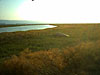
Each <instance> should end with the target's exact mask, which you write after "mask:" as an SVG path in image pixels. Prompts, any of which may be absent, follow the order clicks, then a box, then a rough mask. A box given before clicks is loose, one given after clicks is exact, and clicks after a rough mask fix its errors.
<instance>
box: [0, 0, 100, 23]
mask: <svg viewBox="0 0 100 75" xmlns="http://www.w3.org/2000/svg"><path fill="white" fill-rule="evenodd" d="M0 19H6V20H33V21H43V22H50V23H100V0H34V1H32V0H0Z"/></svg>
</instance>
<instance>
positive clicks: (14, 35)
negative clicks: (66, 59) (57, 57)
mask: <svg viewBox="0 0 100 75" xmlns="http://www.w3.org/2000/svg"><path fill="white" fill-rule="evenodd" d="M57 26H58V27H57V28H53V29H45V30H39V31H28V32H11V33H0V59H1V58H4V57H7V56H10V55H12V54H17V53H19V52H20V51H22V50H24V49H26V48H29V49H31V50H32V51H38V50H48V49H52V48H60V49H62V48H66V47H70V46H74V45H77V44H79V43H81V42H88V41H91V42H95V41H98V40H100V34H99V32H100V25H57ZM59 32H60V33H65V34H68V35H70V37H57V36H55V34H56V33H59Z"/></svg>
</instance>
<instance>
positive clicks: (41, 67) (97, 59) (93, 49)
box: [0, 40, 100, 75]
mask: <svg viewBox="0 0 100 75" xmlns="http://www.w3.org/2000/svg"><path fill="white" fill-rule="evenodd" d="M99 43H100V40H98V41H96V42H95V43H94V42H91V41H90V42H83V43H81V44H78V45H76V46H73V47H69V48H66V49H63V50H61V49H51V50H48V51H37V52H32V51H31V50H29V49H25V50H24V51H23V52H21V53H20V54H19V55H18V56H16V55H13V56H12V57H11V58H9V59H7V60H5V61H4V63H3V65H2V68H1V69H0V73H1V74H0V75H8V74H9V75H21V74H22V75H99V74H100V66H99V65H100V54H99V53H100V44H99Z"/></svg>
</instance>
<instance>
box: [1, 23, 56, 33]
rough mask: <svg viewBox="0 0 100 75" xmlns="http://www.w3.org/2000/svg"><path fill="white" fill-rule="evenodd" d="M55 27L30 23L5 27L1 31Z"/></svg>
mask: <svg viewBox="0 0 100 75" xmlns="http://www.w3.org/2000/svg"><path fill="white" fill-rule="evenodd" d="M54 27H56V26H53V25H28V26H16V27H4V28H0V33H3V32H16V31H28V30H41V29H47V28H54Z"/></svg>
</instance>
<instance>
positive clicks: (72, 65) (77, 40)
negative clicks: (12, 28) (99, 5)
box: [0, 24, 100, 75]
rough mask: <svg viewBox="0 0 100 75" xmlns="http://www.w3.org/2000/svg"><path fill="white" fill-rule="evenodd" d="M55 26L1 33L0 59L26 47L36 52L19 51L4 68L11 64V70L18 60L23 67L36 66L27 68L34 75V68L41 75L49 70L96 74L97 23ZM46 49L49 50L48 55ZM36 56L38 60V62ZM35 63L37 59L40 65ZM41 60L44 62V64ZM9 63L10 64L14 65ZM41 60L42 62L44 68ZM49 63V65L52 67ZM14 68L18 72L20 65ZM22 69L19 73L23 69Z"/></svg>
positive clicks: (99, 47) (99, 48)
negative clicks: (23, 52) (59, 34)
mask: <svg viewBox="0 0 100 75" xmlns="http://www.w3.org/2000/svg"><path fill="white" fill-rule="evenodd" d="M57 26H58V27H57V28H53V29H45V30H40V31H27V32H12V33H1V34H0V59H1V60H2V59H3V58H5V57H8V56H11V55H12V54H19V52H21V51H23V50H24V49H27V48H28V49H29V50H32V51H36V53H34V52H31V53H29V55H28V53H27V52H26V54H24V55H23V54H21V55H19V56H18V57H17V58H16V56H15V57H12V58H11V59H10V60H8V61H6V62H5V67H6V68H7V67H9V66H11V65H12V69H15V67H16V66H14V65H15V64H18V63H19V64H24V67H25V68H27V67H29V66H27V65H30V66H33V67H34V68H37V70H34V69H33V68H32V67H29V69H30V70H33V71H36V74H37V75H38V72H37V71H40V73H41V74H43V75H52V73H54V74H55V73H56V74H57V73H58V74H61V75H62V74H63V73H64V72H66V73H64V74H65V75H66V74H68V75H74V74H75V73H77V74H78V75H86V74H87V75H88V74H90V75H91V74H92V71H93V73H94V74H93V75H95V74H96V73H97V75H98V74H100V73H99V71H98V70H99V69H100V68H99V59H100V55H99V53H100V34H99V32H100V25H99V24H91V25H81V24H79V25H65V24H62V25H57ZM58 32H60V33H65V34H68V35H70V37H57V36H55V34H56V33H58ZM55 48H58V49H59V50H60V51H62V52H59V50H57V51H55ZM52 49H54V50H52ZM40 50H41V51H40ZM44 50H48V51H44ZM50 50H51V51H50ZM37 51H38V52H37ZM52 51H53V53H52ZM54 51H55V52H57V53H58V54H55V52H54ZM49 52H51V53H52V54H51V56H50V54H49ZM27 56H28V57H27ZM42 56H43V57H42ZM31 57H33V58H31ZM46 57H49V58H46ZM51 57H52V61H51ZM56 57H58V58H56ZM69 58H71V59H69ZM38 59H39V60H40V61H38ZM44 59H45V60H44ZM20 60H22V61H20ZM24 60H25V61H24ZM15 61H16V62H15ZM28 61H31V62H28ZM79 61H80V62H79ZM38 62H41V64H40V63H38ZM45 62H48V65H47V64H46V63H45ZM58 62H59V63H58ZM12 63H14V65H13V64H12ZM31 63H34V64H36V63H38V64H37V65H32V64H31ZM42 63H44V64H45V65H44V67H43V65H42ZM51 63H52V65H53V66H52V67H51ZM67 63H68V64H67ZM39 65H40V67H41V69H40V67H39V68H38V66H39ZM17 66H18V65H17ZM47 66H48V67H47ZM18 68H19V72H20V68H22V66H21V65H19V66H18ZM25 68H23V72H22V73H24V72H25ZM47 68H48V69H47ZM12 69H11V68H10V70H9V71H12ZM61 69H62V70H61ZM45 70H46V71H45ZM4 71H5V70H4ZM21 71H22V70H21ZM19 72H18V73H19ZM29 72H30V71H29ZM29 72H28V71H26V73H25V74H26V75H27V73H29ZM42 72H43V73H42ZM49 72H50V73H49ZM31 73H32V72H31ZM34 73H35V72H34ZM34 73H32V74H34ZM47 73H48V74H47ZM30 75H31V74H30ZM39 75H40V74H39Z"/></svg>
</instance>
